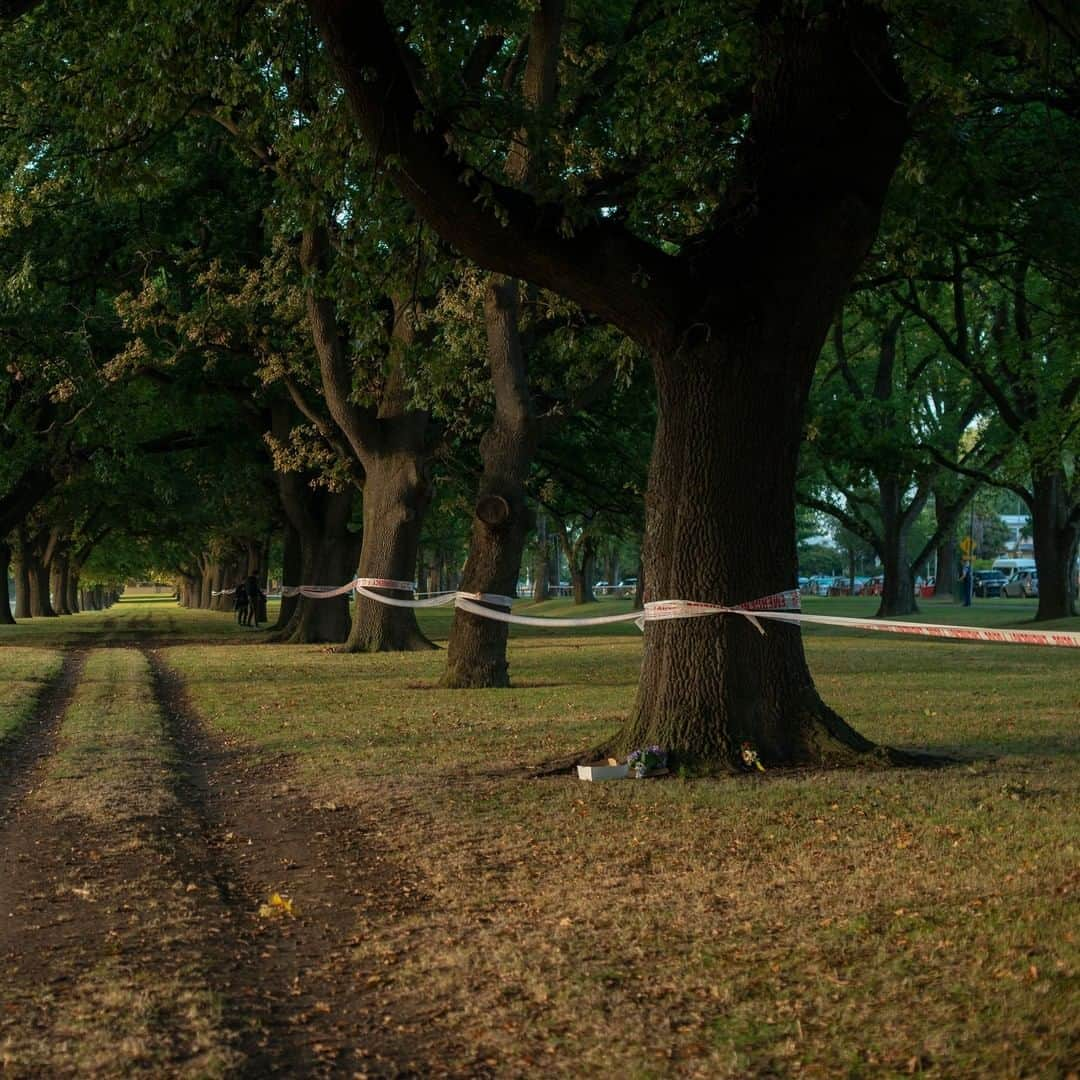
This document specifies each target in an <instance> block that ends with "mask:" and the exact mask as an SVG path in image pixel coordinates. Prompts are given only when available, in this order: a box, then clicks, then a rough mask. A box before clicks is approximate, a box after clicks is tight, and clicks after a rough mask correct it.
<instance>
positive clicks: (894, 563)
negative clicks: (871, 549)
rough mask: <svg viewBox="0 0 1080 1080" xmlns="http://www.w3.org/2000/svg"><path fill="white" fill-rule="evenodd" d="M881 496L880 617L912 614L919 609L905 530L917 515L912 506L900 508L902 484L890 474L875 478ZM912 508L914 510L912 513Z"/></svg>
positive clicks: (906, 531)
mask: <svg viewBox="0 0 1080 1080" xmlns="http://www.w3.org/2000/svg"><path fill="white" fill-rule="evenodd" d="M877 481H878V491H879V494H880V499H881V548H882V549H881V563H882V567H883V569H884V575H883V581H882V585H881V603H880V604H879V605H878V610H877V615H878V617H879V618H891V617H893V616H896V615H911V614H912V613H913V612H916V611H918V610H919V606H918V604H916V603H915V579H914V577H913V576H912V573H911V563H910V562H909V561H908V533H909V532H910V530H911V523H912V522H913V521H914V520H915V518H916V517H917V516H918V510H916V509H915V505H916V504H913V505H912V506H909V507H908V509H907V510H904V509H903V506H902V502H903V498H904V494H905V493H904V491H903V485H902V484H901V483H900V481H899V480H898V479H897V477H895V476H893V475H891V474H890V475H886V474H880V475H878V478H877ZM913 511H914V512H913Z"/></svg>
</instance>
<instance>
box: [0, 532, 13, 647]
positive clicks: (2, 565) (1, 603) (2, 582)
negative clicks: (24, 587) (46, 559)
mask: <svg viewBox="0 0 1080 1080" xmlns="http://www.w3.org/2000/svg"><path fill="white" fill-rule="evenodd" d="M10 568H11V545H10V544H8V543H7V542H6V541H4V540H0V625H5V626H12V625H14V623H15V616H14V615H13V614H12V613H11V592H10V590H9V588H8V570H10Z"/></svg>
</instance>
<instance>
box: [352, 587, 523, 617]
mask: <svg viewBox="0 0 1080 1080" xmlns="http://www.w3.org/2000/svg"><path fill="white" fill-rule="evenodd" d="M356 591H357V592H358V593H359V594H360V595H361V596H365V597H367V599H368V600H377V601H378V602H379V603H380V604H388V605H389V606H390V607H404V608H429V607H445V606H446V605H447V604H455V605H457V606H458V607H462V606H463V604H462V603H461V601H462V600H464V601H469V600H472V601H480V602H481V603H484V604H496V605H498V606H499V607H504V608H509V607H510V605H511V604H513V602H514V600H513V597H510V596H499V595H498V594H497V593H469V592H460V591H458V592H445V593H433V594H432V595H430V596H425V597H424V598H423V599H420V600H398V599H396V598H395V597H393V596H383V595H382V594H381V593H375V592H372V591H371V590H370V589H367V588H365V587H364V586H363V585H361V584H360V583H359V582H357V584H356ZM480 610H481V611H485V612H490V611H491V608H480Z"/></svg>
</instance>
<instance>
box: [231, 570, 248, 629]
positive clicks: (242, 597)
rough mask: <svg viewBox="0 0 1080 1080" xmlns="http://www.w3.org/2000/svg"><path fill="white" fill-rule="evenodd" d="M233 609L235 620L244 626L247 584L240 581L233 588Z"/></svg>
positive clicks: (246, 610)
mask: <svg viewBox="0 0 1080 1080" xmlns="http://www.w3.org/2000/svg"><path fill="white" fill-rule="evenodd" d="M233 611H235V612H236V621H237V622H238V623H239V624H240V625H241V626H246V625H247V617H248V593H247V586H246V585H245V584H244V582H242V581H241V582H240V583H239V584H238V585H237V586H236V588H235V589H234V590H233Z"/></svg>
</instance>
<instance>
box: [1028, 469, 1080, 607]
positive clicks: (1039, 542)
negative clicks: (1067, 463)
mask: <svg viewBox="0 0 1080 1080" xmlns="http://www.w3.org/2000/svg"><path fill="white" fill-rule="evenodd" d="M1031 494H1032V500H1031V527H1032V541H1033V542H1034V545H1035V567H1036V569H1037V570H1038V571H1039V607H1038V610H1037V611H1036V613H1035V618H1036V620H1037V621H1040V622H1041V621H1042V620H1044V619H1066V618H1068V617H1069V616H1070V615H1075V614H1076V606H1075V602H1074V596H1073V581H1072V580H1071V579H1072V576H1073V566H1074V560H1075V557H1076V545H1077V536H1078V534H1080V508H1078V507H1076V506H1074V505H1072V503H1071V500H1070V498H1069V482H1068V479H1067V477H1066V476H1065V475H1064V473H1063V472H1062V471H1061V470H1060V469H1059V470H1057V471H1055V472H1052V473H1042V474H1038V475H1036V476H1034V477H1033V478H1032V490H1031Z"/></svg>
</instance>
